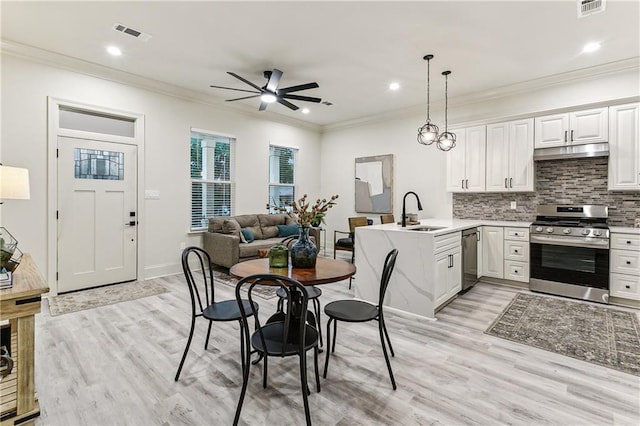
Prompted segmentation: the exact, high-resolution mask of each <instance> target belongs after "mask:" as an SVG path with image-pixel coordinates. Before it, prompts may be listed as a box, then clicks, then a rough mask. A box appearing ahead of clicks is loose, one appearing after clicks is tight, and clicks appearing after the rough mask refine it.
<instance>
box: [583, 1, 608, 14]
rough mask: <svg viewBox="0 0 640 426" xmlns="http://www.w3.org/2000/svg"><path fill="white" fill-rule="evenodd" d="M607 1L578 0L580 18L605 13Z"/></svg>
mask: <svg viewBox="0 0 640 426" xmlns="http://www.w3.org/2000/svg"><path fill="white" fill-rule="evenodd" d="M605 3H606V0H578V18H584V17H585V16H590V15H594V14H596V13H600V12H604V9H605Z"/></svg>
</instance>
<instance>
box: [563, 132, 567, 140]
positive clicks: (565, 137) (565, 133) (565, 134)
mask: <svg viewBox="0 0 640 426" xmlns="http://www.w3.org/2000/svg"><path fill="white" fill-rule="evenodd" d="M564 141H565V142H566V141H567V131H566V130H565V131H564Z"/></svg>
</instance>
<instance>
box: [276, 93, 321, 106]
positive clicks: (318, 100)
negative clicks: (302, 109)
mask: <svg viewBox="0 0 640 426" xmlns="http://www.w3.org/2000/svg"><path fill="white" fill-rule="evenodd" d="M280 97H282V98H286V99H295V100H297V101H307V102H315V103H317V104H319V103H320V102H322V99H320V98H312V97H311V96H300V95H289V94H287V93H285V94H284V95H280Z"/></svg>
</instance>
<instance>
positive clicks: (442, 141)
mask: <svg viewBox="0 0 640 426" xmlns="http://www.w3.org/2000/svg"><path fill="white" fill-rule="evenodd" d="M436 146H437V147H438V149H439V150H441V151H450V150H451V149H453V148H454V147H455V146H456V135H455V133H451V132H443V133H440V136H439V137H438V142H437V144H436Z"/></svg>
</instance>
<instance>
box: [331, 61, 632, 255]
mask: <svg viewBox="0 0 640 426" xmlns="http://www.w3.org/2000/svg"><path fill="white" fill-rule="evenodd" d="M580 74H581V75H580V76H579V77H576V78H574V79H570V80H569V79H568V81H565V82H563V83H557V82H556V83H551V82H550V83H549V84H547V85H546V86H544V87H539V84H538V85H537V87H535V88H533V86H534V85H533V84H531V85H529V86H530V87H528V88H519V90H517V91H516V90H513V93H510V94H505V95H502V96H500V97H495V98H493V99H491V100H487V96H484V97H482V98H483V99H482V100H479V101H475V100H474V101H472V100H470V99H471V98H470V97H468V98H460V99H450V102H449V127H453V126H456V125H457V124H460V123H462V124H465V123H476V124H477V123H485V122H486V123H490V122H498V121H502V120H506V119H513V118H516V117H521V116H527V115H528V116H531V117H533V116H535V115H542V114H541V113H542V112H544V111H550V110H560V109H563V108H568V107H574V106H580V105H590V104H596V103H601V102H605V103H611V104H614V103H616V102H618V103H619V102H620V100H625V99H628V98H630V97H636V98H637V97H638V96H640V71H639V70H638V68H631V69H625V70H622V71H616V72H611V73H594V74H588V73H585V72H581V73H580ZM585 74H586V75H585ZM451 84H453V83H451ZM514 89H517V88H514ZM504 92H505V93H507V90H504ZM479 97H480V96H479ZM443 108H444V106H443V104H442V103H435V104H434V103H432V104H431V120H432V121H433V122H434V123H436V124H437V125H438V126H440V127H441V129H440V130H441V131H442V130H443V127H444V118H443V115H444V114H443ZM424 122H425V112H424V107H422V108H415V109H412V110H407V111H406V112H404V113H401V114H399V113H394V114H390V115H389V116H386V117H385V116H380V117H373V118H372V119H371V120H363V121H362V122H361V123H360V124H353V125H349V124H348V123H347V124H344V125H337V126H334V127H333V128H329V129H328V130H326V131H325V132H324V133H323V135H322V170H321V175H320V181H321V182H322V193H323V194H324V195H325V196H328V195H331V194H334V193H335V194H340V199H339V202H338V205H337V206H336V207H335V208H334V209H333V210H332V211H331V213H330V214H329V215H328V216H327V219H326V221H327V225H328V235H329V238H328V239H329V240H331V243H332V242H333V230H334V229H339V230H348V223H347V218H348V217H350V216H357V215H363V214H360V213H356V212H355V208H354V206H355V200H354V192H355V189H354V175H355V169H354V167H355V165H354V163H355V161H354V160H355V158H356V157H365V156H371V155H380V154H389V153H392V154H394V160H395V164H394V187H393V191H394V200H393V211H394V214H395V217H396V220H400V216H401V212H402V197H403V195H404V194H405V193H406V192H407V191H414V192H416V193H418V195H419V196H420V199H421V201H422V205H423V208H424V211H423V212H421V213H420V217H421V218H426V217H439V218H448V217H451V215H452V199H451V194H450V193H447V192H445V185H446V157H445V154H444V153H443V152H441V151H439V150H438V149H437V148H436V147H435V145H431V146H423V145H420V144H418V142H417V141H416V136H417V131H418V128H419V127H420V126H422V125H423V124H424ZM454 149H455V148H454ZM407 200H408V201H407V212H416V211H417V209H416V205H415V201H414V200H413V198H412V197H407ZM367 216H368V217H370V218H373V219H374V220H376V221H377V220H379V218H378V215H372V214H369V215H367Z"/></svg>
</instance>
